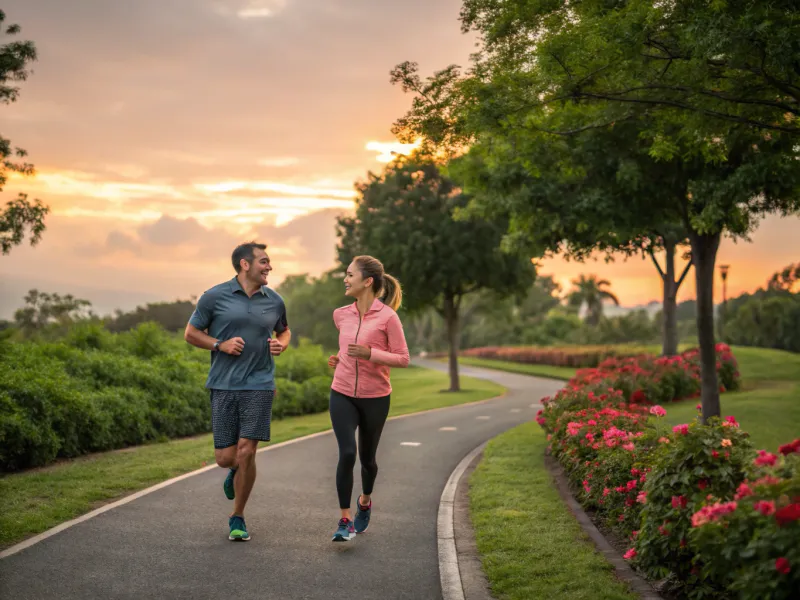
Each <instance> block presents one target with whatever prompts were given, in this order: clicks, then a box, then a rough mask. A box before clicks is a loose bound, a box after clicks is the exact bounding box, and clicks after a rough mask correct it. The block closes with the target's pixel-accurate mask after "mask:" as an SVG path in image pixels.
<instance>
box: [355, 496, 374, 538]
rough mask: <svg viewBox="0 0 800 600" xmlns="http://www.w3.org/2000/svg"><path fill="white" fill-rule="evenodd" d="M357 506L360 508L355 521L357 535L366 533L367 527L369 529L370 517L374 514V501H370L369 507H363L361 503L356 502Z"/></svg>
mask: <svg viewBox="0 0 800 600" xmlns="http://www.w3.org/2000/svg"><path fill="white" fill-rule="evenodd" d="M356 506H357V507H358V510H356V521H355V529H356V533H364V532H365V531H366V530H367V527H369V517H370V514H371V513H372V500H370V501H369V505H368V506H361V502H358V501H356Z"/></svg>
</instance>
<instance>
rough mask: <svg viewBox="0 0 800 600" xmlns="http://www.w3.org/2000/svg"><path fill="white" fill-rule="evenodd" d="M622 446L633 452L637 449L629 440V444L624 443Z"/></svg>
mask: <svg viewBox="0 0 800 600" xmlns="http://www.w3.org/2000/svg"><path fill="white" fill-rule="evenodd" d="M622 448H623V449H625V450H627V451H628V452H633V451H634V450H635V449H636V446H634V445H633V442H628V443H627V444H623V445H622Z"/></svg>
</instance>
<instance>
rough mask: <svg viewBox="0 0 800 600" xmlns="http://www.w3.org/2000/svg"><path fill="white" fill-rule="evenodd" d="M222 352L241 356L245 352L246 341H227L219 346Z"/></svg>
mask: <svg viewBox="0 0 800 600" xmlns="http://www.w3.org/2000/svg"><path fill="white" fill-rule="evenodd" d="M219 350H220V352H224V353H225V354H230V355H232V356H239V355H240V354H241V353H242V350H244V340H243V339H242V338H240V337H235V338H231V339H229V340H225V341H224V342H222V343H221V344H220V345H219Z"/></svg>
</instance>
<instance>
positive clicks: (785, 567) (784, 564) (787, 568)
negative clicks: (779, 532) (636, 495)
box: [626, 550, 792, 575]
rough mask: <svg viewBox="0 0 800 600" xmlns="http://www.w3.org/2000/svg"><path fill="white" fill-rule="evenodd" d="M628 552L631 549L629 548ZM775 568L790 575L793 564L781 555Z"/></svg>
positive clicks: (776, 561) (783, 573)
mask: <svg viewBox="0 0 800 600" xmlns="http://www.w3.org/2000/svg"><path fill="white" fill-rule="evenodd" d="M628 552H631V551H630V550H628ZM633 552H634V556H636V550H633ZM626 558H627V556H626ZM775 570H776V571H777V572H778V573H781V574H782V575H788V574H789V573H790V572H791V571H792V566H791V565H790V564H789V561H788V560H787V559H786V557H785V556H781V557H780V558H777V559H775Z"/></svg>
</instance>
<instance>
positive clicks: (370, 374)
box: [328, 256, 409, 542]
mask: <svg viewBox="0 0 800 600" xmlns="http://www.w3.org/2000/svg"><path fill="white" fill-rule="evenodd" d="M344 293H345V295H346V296H350V297H351V298H355V300H356V301H355V302H354V303H353V304H351V305H349V306H343V307H342V308H337V309H336V310H335V311H333V322H334V323H335V324H336V328H337V329H338V330H339V353H338V354H337V355H335V356H331V357H330V359H328V365H329V366H331V367H333V368H334V369H335V373H334V376H333V384H332V385H331V400H330V412H331V423H332V424H333V431H334V433H335V434H336V441H337V442H338V444H339V465H338V466H337V468H336V491H337V492H338V494H339V508H341V510H342V518H341V520H340V521H339V527H338V529H337V530H336V533H335V534H334V535H333V541H334V542H348V541H350V540H351V539H352V538H353V537H354V536H355V534H356V533H364V532H365V531H366V530H367V526H368V525H369V519H370V513H371V512H372V499H371V494H372V488H373V486H374V484H375V477H376V475H377V474H378V464H377V463H376V462H375V454H376V453H377V450H378V442H379V441H380V438H381V432H382V431H383V425H384V423H386V417H387V416H388V414H389V396H390V394H391V393H392V386H391V383H390V382H389V369H390V367H407V366H408V362H409V356H408V347H407V346H406V338H405V335H404V334H403V325H402V324H401V323H400V318H399V317H398V316H397V313H396V312H395V311H396V310H397V309H398V308H399V307H400V302H401V300H402V296H403V293H402V290H401V289H400V283H399V282H398V281H397V279H395V278H394V277H392V276H391V275H388V274H387V273H385V272H384V270H383V265H382V264H381V262H380V261H379V260H377V259H375V258H372V257H371V256H357V257H356V258H354V259H353V262H352V263H350V266H349V267H347V273H346V275H345V278H344ZM356 429H358V456H359V458H360V460H361V486H362V487H361V489H362V493H361V495H360V496H359V498H358V501H357V506H358V509H357V511H356V517H355V522H354V521H353V518H352V513H351V512H350V502H351V500H352V496H353V468H354V467H355V464H356Z"/></svg>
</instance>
